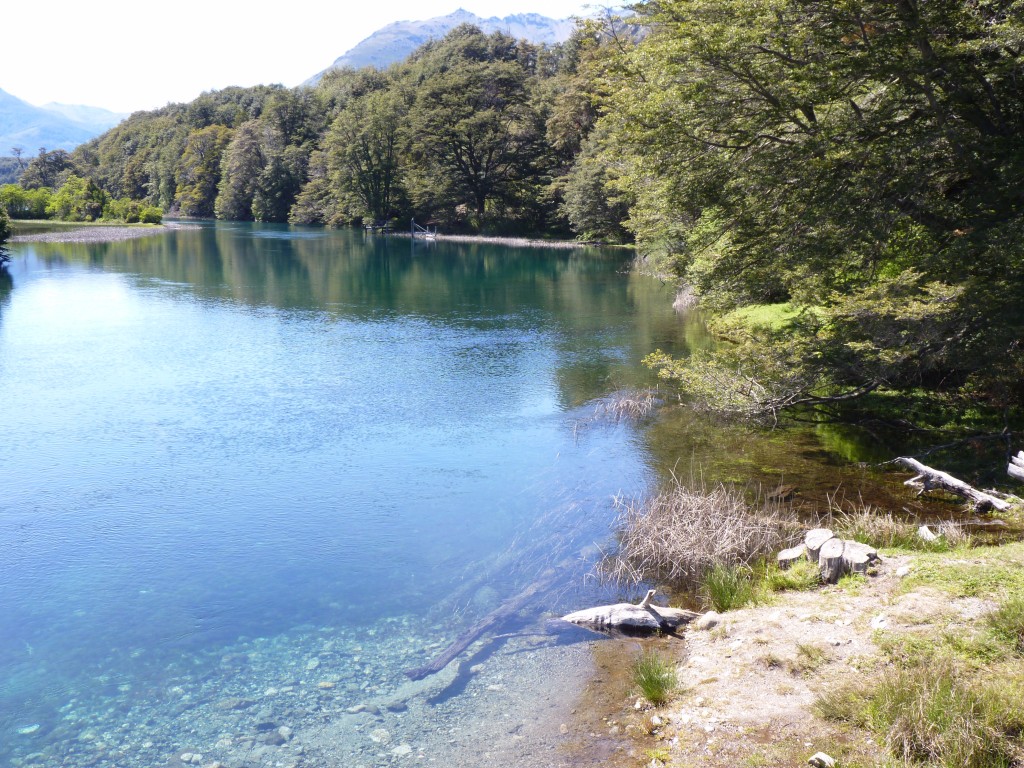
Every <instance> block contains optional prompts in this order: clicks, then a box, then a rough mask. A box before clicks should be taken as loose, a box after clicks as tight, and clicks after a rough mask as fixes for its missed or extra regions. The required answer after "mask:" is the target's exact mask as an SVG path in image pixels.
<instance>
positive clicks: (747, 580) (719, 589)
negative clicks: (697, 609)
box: [701, 565, 755, 613]
mask: <svg viewBox="0 0 1024 768" xmlns="http://www.w3.org/2000/svg"><path fill="white" fill-rule="evenodd" d="M701 595H702V597H703V598H704V602H705V603H706V604H707V605H709V606H711V607H712V608H713V609H714V610H716V611H718V612H720V613H721V612H724V611H732V610H735V609H737V608H742V607H743V606H745V605H749V604H750V603H752V602H754V596H755V593H754V574H753V572H752V571H751V569H750V568H748V567H746V566H743V565H715V566H712V568H711V570H709V571H707V573H705V574H704V581H703V583H702V584H701Z"/></svg>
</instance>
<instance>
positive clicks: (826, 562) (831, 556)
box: [818, 536, 846, 584]
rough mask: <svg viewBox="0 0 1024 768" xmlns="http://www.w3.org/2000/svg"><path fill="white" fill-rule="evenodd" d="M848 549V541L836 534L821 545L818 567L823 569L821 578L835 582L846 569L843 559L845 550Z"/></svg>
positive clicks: (827, 581) (830, 582)
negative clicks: (836, 536) (837, 536)
mask: <svg viewBox="0 0 1024 768" xmlns="http://www.w3.org/2000/svg"><path fill="white" fill-rule="evenodd" d="M845 549H846V542H845V541H843V540H842V539H837V538H835V537H834V536H833V537H832V538H831V539H829V540H828V541H826V542H825V543H824V544H822V545H821V549H820V550H818V568H819V569H820V570H821V578H822V579H823V580H824V581H825V583H827V584H835V583H836V582H837V581H839V577H840V576H842V575H843V573H844V571H845V569H846V568H845V563H844V561H843V550H845Z"/></svg>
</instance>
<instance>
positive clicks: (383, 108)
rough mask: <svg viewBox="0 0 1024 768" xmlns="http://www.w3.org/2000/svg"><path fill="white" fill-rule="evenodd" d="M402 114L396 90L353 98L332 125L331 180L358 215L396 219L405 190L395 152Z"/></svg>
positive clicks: (403, 109)
mask: <svg viewBox="0 0 1024 768" xmlns="http://www.w3.org/2000/svg"><path fill="white" fill-rule="evenodd" d="M406 113H407V108H406V103H405V98H404V96H403V94H402V93H401V92H400V91H398V90H394V89H393V90H389V91H377V92H374V93H369V94H367V95H365V96H362V97H361V98H357V99H353V100H352V101H351V102H350V103H349V104H348V106H347V107H346V108H345V109H344V110H342V112H341V113H340V114H339V115H338V117H337V118H336V119H335V121H334V124H333V125H332V126H331V129H330V132H329V134H328V137H327V145H328V157H329V162H330V167H331V169H332V175H333V178H334V180H335V182H336V185H337V187H338V188H339V190H341V192H342V194H343V195H346V196H348V197H349V198H350V199H352V200H353V207H354V208H355V211H354V213H356V215H358V216H363V217H365V218H368V219H371V220H374V221H384V220H386V219H388V218H390V217H391V216H393V215H394V214H395V208H396V204H397V203H398V200H399V197H400V196H401V195H402V191H403V190H402V187H401V182H400V178H399V177H400V170H401V169H400V154H399V150H400V141H401V138H400V137H401V130H402V121H403V119H404V117H405V115H406Z"/></svg>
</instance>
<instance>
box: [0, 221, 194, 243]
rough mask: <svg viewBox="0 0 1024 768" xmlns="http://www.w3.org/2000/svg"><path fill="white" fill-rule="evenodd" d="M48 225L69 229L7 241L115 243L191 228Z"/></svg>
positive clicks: (13, 236) (185, 226)
mask: <svg viewBox="0 0 1024 768" xmlns="http://www.w3.org/2000/svg"><path fill="white" fill-rule="evenodd" d="M48 226H55V227H65V226H66V227H67V229H62V230H60V231H53V230H51V231H46V232H32V233H31V234H26V235H19V234H14V235H12V236H11V237H10V239H9V240H8V241H7V242H8V243H9V244H11V245H15V244H17V243H115V242H121V241H124V240H135V239H138V238H142V237H150V236H152V235H163V234H166V233H167V232H170V231H173V230H177V229H191V227H189V226H188V225H177V224H145V225H131V224H79V223H63V222H57V223H48Z"/></svg>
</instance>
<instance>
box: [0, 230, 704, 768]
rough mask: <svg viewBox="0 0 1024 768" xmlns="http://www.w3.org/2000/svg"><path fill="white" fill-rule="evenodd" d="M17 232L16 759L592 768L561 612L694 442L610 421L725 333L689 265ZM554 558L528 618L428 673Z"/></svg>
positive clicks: (10, 408)
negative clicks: (686, 276) (557, 622)
mask: <svg viewBox="0 0 1024 768" xmlns="http://www.w3.org/2000/svg"><path fill="white" fill-rule="evenodd" d="M12 255H13V261H12V263H11V264H10V265H9V267H8V270H7V275H5V276H0V277H3V278H4V282H3V283H2V284H0V392H2V393H3V398H4V400H3V407H4V410H3V417H2V421H0V423H2V425H3V430H2V443H0V461H2V465H3V467H4V470H5V489H4V493H3V496H2V499H0V553H2V563H0V764H5V765H6V764H11V765H13V766H18V767H20V768H27V767H28V766H44V765H45V766H52V765H58V764H59V765H64V766H89V765H118V766H139V767H141V766H153V765H165V764H167V765H179V764H196V765H208V764H211V763H215V762H221V763H222V764H223V765H225V766H228V767H229V768H240V767H241V766H243V765H244V766H256V765H285V766H320V765H324V766H326V765H353V766H355V765H365V766H371V765H390V764H392V763H396V764H400V763H402V762H403V761H404V762H413V761H421V762H422V761H426V762H435V761H436V762H439V763H445V762H447V763H449V764H456V765H459V764H474V765H487V764H492V763H493V764H495V765H498V764H503V765H524V766H525V765H531V766H535V765H544V764H548V763H550V764H551V765H555V764H566V765H567V764H569V761H570V760H571V759H572V758H571V754H569V753H568V752H566V745H565V742H566V741H567V738H566V737H565V736H564V734H562V735H561V736H560V735H559V734H560V731H559V727H560V725H561V724H562V722H564V721H560V720H559V718H564V717H566V712H567V711H568V708H569V707H570V706H571V705H572V701H573V699H574V697H575V696H576V695H577V694H578V691H579V688H580V686H582V684H583V682H585V680H586V678H587V675H588V674H589V666H588V664H589V661H588V659H589V656H588V652H587V649H588V647H589V646H588V642H589V641H587V640H586V639H585V638H584V637H583V636H581V634H580V633H572V632H570V633H568V634H562V633H556V634H554V635H552V634H551V633H546V632H545V631H544V630H543V624H544V619H545V618H546V617H549V616H552V615H560V614H561V613H564V612H566V611H568V610H573V609H575V608H579V607H584V606H585V605H588V604H590V603H592V602H593V601H594V600H598V599H604V598H608V597H617V595H616V594H615V593H614V592H612V591H611V590H610V589H609V588H607V587H603V586H601V585H600V584H597V583H596V582H595V580H594V579H593V578H590V577H589V576H588V574H589V572H590V569H591V568H592V566H593V562H594V559H595V557H596V556H597V554H598V553H597V550H596V549H595V547H594V545H595V544H597V545H599V546H605V547H607V546H608V545H609V543H610V542H611V525H612V521H613V519H614V515H615V509H614V505H613V498H614V497H615V496H616V495H617V494H625V495H635V494H640V493H642V492H643V491H644V490H645V489H646V488H648V487H649V486H650V485H651V483H652V482H654V481H655V479H656V476H657V475H658V474H659V473H661V472H662V471H663V466H662V465H664V464H665V463H666V462H667V461H669V459H667V458H666V456H667V454H666V451H667V452H668V453H669V454H673V455H677V454H679V452H680V450H679V449H677V448H676V447H672V448H666V449H663V450H662V451H661V452H660V453H659V452H658V451H657V450H653V451H652V449H651V444H650V441H649V440H648V439H646V438H645V437H644V435H643V434H642V432H641V431H639V430H637V428H635V427H634V426H631V425H629V424H622V423H616V422H614V421H611V420H608V419H602V418H601V417H600V404H601V402H602V399H603V398H607V397H609V396H610V395H612V394H613V393H615V392H618V391H622V390H626V389H630V388H634V387H642V386H647V385H648V384H650V383H651V381H652V380H651V376H650V373H649V372H648V371H646V370H644V369H643V367H642V366H641V365H640V364H639V361H640V360H641V358H642V357H643V356H644V355H646V354H647V353H649V352H650V351H652V350H653V349H655V348H658V347H660V348H663V349H666V350H668V351H672V352H676V353H685V351H686V349H687V348H688V347H689V346H691V345H696V344H705V343H707V338H706V335H705V334H704V331H703V326H702V325H701V323H700V321H699V318H694V317H689V318H688V317H681V316H679V315H677V314H676V313H675V312H674V311H673V310H672V307H671V303H672V288H671V286H668V285H664V284H662V283H661V282H659V281H657V280H654V279H652V278H650V277H644V276H641V275H638V274H636V273H634V272H631V271H630V269H629V260H630V254H629V253H626V252H620V251H612V250H599V249H592V248H590V249H569V250H564V249H543V248H504V247H498V246H494V245H481V244H453V243H446V242H443V241H439V242H434V243H422V242H419V243H414V242H411V241H410V240H408V239H403V238H381V237H366V236H364V235H363V234H362V233H360V232H352V231H337V232H332V231H325V230H320V229H299V228H288V227H274V226H259V225H244V224H220V223H218V224H201V225H198V226H197V227H196V228H193V229H179V230H176V231H171V232H170V233H167V234H160V235H155V236H153V237H146V238H142V239H138V240H131V241H126V242H118V243H90V244H82V243H79V244H51V243H22V244H16V245H14V246H13V247H12ZM553 565H554V566H556V567H559V568H561V569H563V570H564V572H565V576H564V578H562V579H560V586H559V588H558V589H557V590H555V591H554V592H552V593H547V594H546V595H545V598H544V600H543V601H541V602H540V604H535V605H532V606H530V607H529V608H528V609H527V610H526V611H524V612H522V613H521V614H518V615H517V616H516V617H514V619H513V620H510V621H507V622H505V623H504V624H503V625H502V626H501V631H502V633H504V634H506V635H509V637H506V638H503V639H500V640H499V641H497V642H494V643H491V644H490V645H488V646H484V647H474V648H473V649H471V651H470V653H468V654H466V655H464V656H463V658H464V659H466V658H467V657H470V658H468V661H466V662H465V663H464V664H463V665H462V666H461V667H460V666H459V665H457V664H455V665H452V666H451V667H450V668H449V670H446V672H445V673H442V674H440V675H436V676H433V677H432V678H429V679H427V680H425V681H423V682H421V683H413V682H412V681H410V680H408V678H407V677H406V676H405V675H404V674H403V672H404V670H407V669H409V668H411V667H416V666H420V665H423V664H425V663H427V662H428V661H430V659H431V658H433V657H434V656H435V655H436V654H437V653H439V652H440V651H441V650H442V649H443V648H444V647H445V646H446V645H447V644H448V643H449V642H451V641H452V640H453V639H455V637H457V636H458V635H459V633H460V632H462V631H464V630H465V629H466V628H467V627H469V626H470V625H472V624H473V623H474V622H475V621H477V620H479V619H480V618H481V617H483V616H486V615H487V614H488V612H490V611H492V610H494V609H495V608H496V607H497V606H499V605H500V604H501V603H502V602H503V601H504V600H506V599H508V598H510V597H512V596H513V595H515V594H517V593H518V592H519V591H520V590H521V589H523V588H524V587H525V586H527V585H528V584H530V583H531V582H532V581H533V580H534V579H536V578H538V576H539V575H540V574H542V573H543V572H545V570H546V569H547V568H549V567H551V566H553ZM630 596H632V595H630ZM416 686H419V687H416ZM570 736H571V734H570ZM467 756H473V759H472V762H471V763H466V760H467V759H468V757H467Z"/></svg>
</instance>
